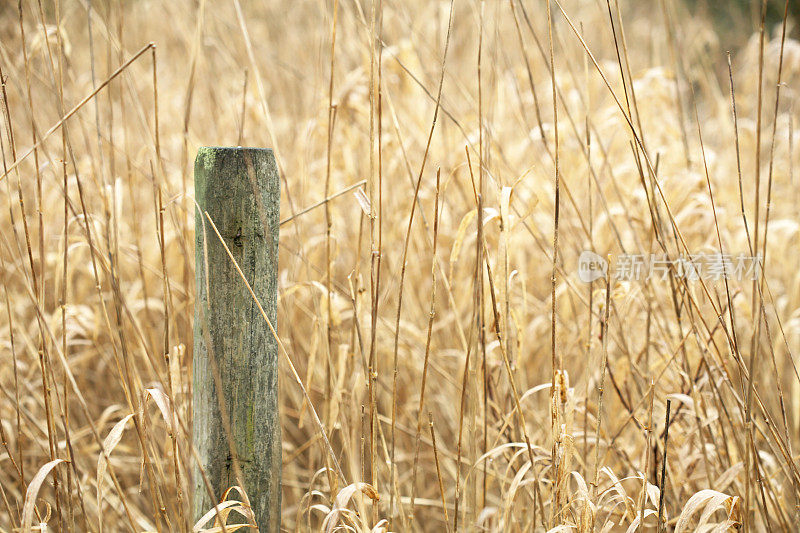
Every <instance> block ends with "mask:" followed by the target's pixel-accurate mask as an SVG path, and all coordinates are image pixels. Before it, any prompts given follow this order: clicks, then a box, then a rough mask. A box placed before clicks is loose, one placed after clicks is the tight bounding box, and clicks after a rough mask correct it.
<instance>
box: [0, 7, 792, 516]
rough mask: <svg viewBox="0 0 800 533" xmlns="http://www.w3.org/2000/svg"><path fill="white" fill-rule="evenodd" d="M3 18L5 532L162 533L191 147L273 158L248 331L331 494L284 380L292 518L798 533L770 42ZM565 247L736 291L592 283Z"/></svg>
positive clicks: (188, 262) (779, 104)
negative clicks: (269, 232)
mask: <svg viewBox="0 0 800 533" xmlns="http://www.w3.org/2000/svg"><path fill="white" fill-rule="evenodd" d="M12 4H14V3H12V2H7V3H6V4H4V5H3V6H2V7H0V36H2V41H1V42H0V67H2V76H3V80H4V82H5V84H4V91H3V100H2V110H3V115H4V120H3V122H4V126H3V128H2V135H1V136H0V139H2V149H3V163H4V167H3V168H4V170H3V173H2V179H0V191H2V192H1V193H0V196H2V203H3V206H2V209H1V210H0V221H1V223H2V228H3V230H2V233H1V234H0V235H1V236H0V260H1V261H2V263H0V268H1V269H2V270H1V271H0V279H1V280H2V294H1V295H0V299H2V304H3V305H2V309H0V311H1V312H0V359H1V361H2V364H1V365H0V429H2V434H0V440H2V448H0V531H12V530H17V529H20V528H21V529H22V530H30V528H31V526H34V527H35V528H36V527H42V528H44V527H45V526H39V524H42V523H44V522H46V523H47V526H46V527H47V528H48V529H53V530H65V531H100V530H102V531H116V530H120V531H126V530H127V531H130V530H133V531H155V530H159V531H170V530H187V529H191V527H192V525H193V524H194V522H195V520H194V519H193V517H192V516H191V510H190V508H189V502H190V501H191V499H190V498H189V495H188V493H187V491H188V488H189V486H190V484H189V480H188V477H187V476H188V475H189V473H190V472H191V467H192V464H193V462H194V457H193V456H192V454H191V450H190V444H189V443H190V442H191V440H190V439H189V438H188V429H189V427H190V425H191V413H190V411H189V407H190V405H191V354H192V327H191V326H192V316H193V313H192V309H193V304H194V275H193V265H194V256H193V250H192V243H193V231H194V230H193V223H192V220H193V217H194V214H193V209H194V204H193V201H192V197H193V196H192V185H191V184H192V160H193V158H194V155H195V153H196V150H197V148H198V147H199V146H202V145H236V144H242V145H249V146H271V147H273V148H274V149H275V151H276V154H277V156H278V161H279V165H280V168H281V172H282V187H283V192H282V194H283V196H282V199H281V202H282V218H283V219H284V220H285V221H286V222H285V223H284V224H283V225H282V227H281V248H280V252H281V255H280V264H281V268H280V273H279V284H280V301H279V321H278V333H279V335H280V337H281V340H282V342H283V344H284V345H285V347H286V350H287V353H288V357H289V358H290V359H291V361H292V362H293V364H294V366H295V367H296V368H297V369H298V372H299V375H300V378H301V380H302V382H303V384H304V386H305V388H306V389H307V390H308V391H309V395H310V399H311V401H312V403H313V409H315V410H316V412H317V413H318V414H319V416H320V418H321V420H322V423H323V424H324V427H325V430H326V432H327V434H328V437H329V439H330V442H331V445H332V448H333V452H334V453H335V456H336V460H337V461H338V463H339V464H340V465H341V468H342V474H343V479H341V478H340V477H339V476H338V475H337V474H336V473H335V472H334V471H333V470H332V469H333V468H334V464H335V463H334V461H332V457H331V455H330V454H329V451H328V449H327V448H326V447H325V446H324V440H323V439H322V438H321V437H320V434H319V433H318V431H317V426H316V425H315V423H314V420H313V418H312V415H311V409H312V406H311V405H308V404H307V402H306V401H305V399H304V396H303V394H302V392H301V389H300V387H299V386H298V385H297V382H296V381H295V380H294V379H293V377H292V375H291V374H290V373H289V366H288V361H286V359H285V358H284V359H282V361H281V365H282V366H281V368H282V373H281V380H282V384H281V419H282V426H283V459H284V474H283V526H284V528H285V529H286V530H292V531H294V530H308V529H320V528H321V527H322V528H324V529H326V530H327V531H333V530H338V529H342V530H344V529H352V530H356V531H367V530H375V531H381V530H387V529H390V530H394V531H409V530H430V531H445V530H449V531H453V530H481V529H486V530H513V531H527V530H531V529H537V530H552V531H567V530H573V529H577V530H579V531H598V530H602V531H608V530H625V529H627V530H629V531H632V530H635V529H636V528H637V526H640V525H641V523H642V520H644V524H645V526H646V528H647V529H655V528H656V527H658V528H659V529H662V528H666V529H668V530H675V531H687V530H692V529H695V528H696V529H698V530H704V531H708V530H709V528H711V526H712V525H716V526H714V527H718V528H719V529H718V530H725V529H726V528H739V527H741V526H744V527H745V528H747V529H748V530H753V531H760V530H773V529H774V530H790V531H794V530H796V529H797V528H798V527H800V512H799V511H798V503H799V502H800V473H799V472H798V469H797V464H796V457H795V453H796V451H795V450H796V449H797V447H798V445H800V437H798V432H799V431H800V379H798V374H797V371H796V369H795V364H794V360H793V354H795V353H798V351H800V275H799V274H798V269H797V258H798V250H800V248H798V246H799V245H800V225H799V222H800V211H799V209H800V208H798V205H800V183H798V179H800V176H798V174H799V173H800V168H799V166H798V163H799V161H798V153H800V149H799V148H798V144H800V142H798V137H800V135H798V129H797V128H798V124H800V117H799V116H798V106H796V105H795V103H796V100H797V96H798V95H797V89H798V87H800V43H798V41H796V40H793V39H792V35H793V33H792V32H793V31H794V32H796V29H795V28H796V27H795V26H794V23H793V22H792V21H791V20H790V21H789V24H788V35H787V37H786V38H785V39H782V38H781V35H782V32H781V26H780V24H779V25H777V26H768V27H765V28H764V29H763V35H762V34H761V32H760V31H759V26H760V24H759V21H758V20H752V17H751V16H750V14H751V13H750V10H748V11H747V13H746V14H744V15H742V17H741V18H742V20H744V21H746V22H745V23H743V24H742V26H741V27H738V28H735V29H734V30H732V29H731V28H726V31H725V35H727V36H730V35H735V36H737V42H720V40H719V38H718V37H717V35H718V33H717V32H716V31H715V28H714V26H713V23H712V21H710V20H709V19H707V18H706V17H705V16H704V15H703V14H702V10H700V12H699V14H698V15H697V16H694V17H693V16H691V15H690V13H689V12H688V10H687V8H685V7H683V6H681V5H678V4H676V3H674V2H665V1H664V2H656V1H653V2H647V3H643V5H640V6H630V5H627V4H628V3H627V2H626V3H624V4H625V5H622V6H619V8H618V7H617V3H616V1H611V2H610V3H608V4H607V3H606V2H605V1H601V0H597V1H589V0H581V1H579V0H568V1H565V2H563V4H562V5H563V12H562V10H561V7H560V6H559V5H558V4H557V3H556V2H555V1H554V2H553V3H552V5H549V6H548V4H547V3H546V2H533V1H524V2H520V1H519V0H510V1H500V0H497V1H486V2H479V1H477V0H474V1H461V0H459V1H458V2H453V4H452V7H451V4H450V3H449V2H443V1H438V2H421V1H409V2H400V1H388V0H387V1H382V2H366V1H364V2H358V1H355V2H350V1H344V0H342V1H340V2H336V1H335V0H334V1H333V2H325V3H320V2H311V1H297V2H281V3H275V4H276V5H270V6H268V7H267V6H265V5H262V3H261V2H250V1H245V0H232V1H231V2H227V1H226V2H211V1H204V0H191V1H189V0H175V1H169V2H167V1H163V2H162V1H157V0H138V1H130V2H111V1H95V2H91V1H90V0H61V1H60V2H59V1H58V0H56V1H55V2H52V1H50V0H48V1H45V2H40V1H39V0H22V2H21V16H22V20H21V23H20V11H18V10H17V7H16V5H12ZM278 4H280V5H278ZM645 4H646V5H645ZM779 4H780V6H779V7H780V8H781V9H782V8H783V2H779ZM451 8H452V23H451V24H450V23H449V21H450V17H451ZM752 11H753V12H756V13H757V12H758V7H756V8H755V9H754V10H752ZM565 13H566V15H565ZM795 15H796V13H795ZM609 16H611V17H613V24H612V22H611V19H610V18H609ZM549 20H552V24H551V25H550V24H548V21H549ZM570 21H571V22H570ZM22 29H24V36H23V33H22V31H21V30H22ZM579 34H580V35H581V36H582V39H583V41H582V40H581V39H579V37H578V35H579ZM334 35H335V45H334V43H333V39H332V38H333V36H334ZM151 41H152V42H153V43H155V46H153V47H150V46H148V43H150V42H151ZM143 47H144V48H143ZM729 49H731V50H732V52H731V56H730V61H731V65H732V67H731V72H732V80H733V88H734V89H735V91H734V93H733V94H734V95H735V116H734V111H733V105H732V104H733V103H734V102H732V98H731V86H730V82H729V75H728V64H727V59H726V54H725V52H726V50H729ZM140 51H141V54H140V55H138V56H136V54H137V53H138V52H140ZM587 52H591V57H590V56H589V55H588V54H587ZM131 58H134V59H133V60H131ZM122 65H124V68H122V69H121V70H118V69H119V67H120V66H122ZM551 69H552V70H554V71H555V76H551V75H550V72H551V71H552V70H551ZM779 76H780V82H781V85H780V86H779V87H780V92H779V94H776V87H778V84H777V82H778V81H779V80H778V78H779ZM109 78H111V81H110V82H109V83H106V81H107V80H108V79H109ZM95 93H96V94H95ZM93 94H94V96H92V97H89V98H87V96H90V95H93ZM554 95H555V103H556V105H555V106H554ZM156 102H157V103H156ZM78 104H83V105H81V106H80V107H79V108H78V109H77V110H74V112H73V111H71V110H73V108H74V106H76V105H78ZM66 115H69V117H68V119H67V120H61V119H62V118H63V117H65V116H66ZM734 119H735V120H734ZM734 126H736V129H734ZM362 180H364V185H363V187H361V186H359V188H357V189H351V190H348V191H347V192H346V193H345V194H337V193H339V191H342V190H345V189H346V188H348V187H350V186H351V185H352V184H357V183H359V182H361V181H362ZM334 196H335V198H333V197H334ZM328 197H331V198H332V199H331V200H330V201H328V202H322V203H320V202H321V201H322V200H324V199H325V198H328ZM309 206H317V207H315V208H314V209H311V210H308V211H303V210H304V209H305V208H307V207H309ZM436 206H438V209H436ZM742 207H743V210H742ZM478 212H481V213H482V220H483V223H482V224H478V223H477V220H478V217H477V215H476V214H477V213H478ZM301 213H302V214H301ZM585 249H593V250H595V251H597V252H598V253H600V254H602V255H605V254H612V256H613V257H614V258H618V257H619V255H620V254H622V253H624V252H627V253H651V252H653V253H662V252H664V251H665V252H666V253H668V254H669V255H670V257H673V258H674V257H677V256H678V255H679V254H686V253H687V252H690V253H699V252H711V253H713V252H715V251H717V252H718V251H719V250H720V249H722V250H724V251H726V252H730V253H734V254H735V253H749V252H750V251H751V250H763V251H765V252H766V256H765V257H766V260H765V272H766V276H765V278H764V281H763V282H760V281H759V282H755V283H754V282H752V281H750V280H743V281H739V280H729V281H728V282H727V283H726V282H725V281H724V280H706V281H704V282H701V281H685V280H682V279H680V278H678V277H677V276H676V275H675V273H674V272H672V273H671V274H670V275H669V276H667V279H663V280H661V279H652V280H649V281H647V282H627V281H621V280H614V279H612V280H611V281H610V286H609V285H607V284H606V283H605V282H604V281H603V280H599V281H595V282H594V283H593V284H592V285H589V284H584V283H582V282H581V281H580V280H579V279H578V276H577V261H578V256H579V254H580V252H581V251H582V250H585ZM554 250H557V253H555V254H554ZM554 257H555V261H554V259H553V258H554ZM404 260H405V262H404ZM611 270H612V271H613V270H614V268H613V264H612V268H611ZM401 297H402V302H401ZM423 389H424V394H423ZM667 412H669V421H670V424H669V426H668V429H669V431H668V433H667V426H666V424H665V422H666V420H665V416H666V413H667ZM665 456H666V464H665V462H664V457H665ZM663 472H666V479H663V474H662V473H663ZM223 499H224V500H226V502H227V503H225V504H224V506H230V507H226V508H225V510H224V512H225V513H227V512H228V511H230V510H233V511H231V512H233V513H235V510H236V509H239V510H242V507H241V505H240V504H239V503H237V502H241V501H246V497H245V496H244V495H242V494H241V492H240V491H236V490H233V491H231V492H229V493H226V494H225V495H224V496H223ZM232 516H233V514H232V515H231V517H232ZM659 516H660V517H661V522H659ZM210 518H211V520H208V521H206V523H205V524H198V526H199V527H205V528H210V529H209V530H213V531H220V530H221V529H220V527H219V524H215V520H214V518H213V516H211V517H210ZM214 527H217V529H213V528H214ZM226 530H227V531H232V530H234V528H233V527H231V526H229V527H227V528H226Z"/></svg>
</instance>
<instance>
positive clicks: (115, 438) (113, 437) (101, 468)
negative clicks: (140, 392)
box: [97, 413, 133, 531]
mask: <svg viewBox="0 0 800 533" xmlns="http://www.w3.org/2000/svg"><path fill="white" fill-rule="evenodd" d="M131 418H133V413H131V414H129V415H127V416H126V417H124V418H123V419H122V420H120V421H119V422H117V423H116V424H114V427H113V428H111V431H109V432H108V435H107V436H106V438H105V440H103V452H102V453H101V454H100V457H98V458H97V507H98V509H100V510H101V511H100V512H98V513H97V523H98V527H99V530H100V531H103V513H102V507H103V480H104V479H105V474H106V468H108V461H107V460H106V457H111V452H112V451H113V450H114V448H116V447H117V444H119V441H120V440H122V433H123V432H124V431H125V424H127V423H128V420H130V419H131Z"/></svg>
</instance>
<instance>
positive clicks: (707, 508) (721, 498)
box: [675, 489, 739, 533]
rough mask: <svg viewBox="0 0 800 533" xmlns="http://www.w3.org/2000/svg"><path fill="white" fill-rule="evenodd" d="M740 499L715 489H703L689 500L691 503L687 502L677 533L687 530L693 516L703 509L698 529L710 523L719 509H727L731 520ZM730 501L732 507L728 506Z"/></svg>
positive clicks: (676, 527)
mask: <svg viewBox="0 0 800 533" xmlns="http://www.w3.org/2000/svg"><path fill="white" fill-rule="evenodd" d="M738 499H739V498H738V496H730V495H728V494H725V493H724V492H719V491H716V490H713V489H703V490H701V491H699V492H696V493H695V494H694V495H693V496H692V497H691V498H689V501H688V502H686V505H685V506H684V507H683V510H682V511H681V514H680V516H679V517H678V522H677V524H675V533H681V532H682V531H684V530H686V529H687V528H688V526H689V522H690V521H691V519H692V516H694V514H695V513H696V512H697V511H698V510H699V509H701V508H702V509H703V513H702V514H701V515H700V521H699V522H698V524H697V526H698V527H701V526H703V525H704V524H705V523H706V522H708V520H709V518H711V515H712V514H713V513H714V511H717V510H718V509H725V511H726V512H727V513H728V515H729V516H728V518H729V519H730V515H731V514H732V510H734V509H735V508H736V502H737V500H738ZM729 500H730V505H726V504H727V503H728V502H729Z"/></svg>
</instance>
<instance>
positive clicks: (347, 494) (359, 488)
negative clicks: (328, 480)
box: [325, 483, 381, 533]
mask: <svg viewBox="0 0 800 533" xmlns="http://www.w3.org/2000/svg"><path fill="white" fill-rule="evenodd" d="M356 492H362V493H364V494H365V495H366V496H368V497H369V498H371V499H372V500H375V501H378V500H380V499H381V497H380V494H378V491H376V490H375V487H373V486H372V485H370V484H369V483H351V484H350V485H348V486H346V487H345V488H343V489H342V490H340V491H339V493H338V494H337V495H336V500H335V501H334V503H333V509H332V510H331V512H330V514H329V515H328V516H327V517H325V521H326V522H327V526H326V528H325V531H326V533H330V532H331V531H333V529H334V528H335V527H336V525H337V524H338V522H339V518H340V516H341V514H342V513H343V512H344V511H345V510H346V507H347V504H348V503H350V499H351V498H352V497H353V495H354V494H355V493H356Z"/></svg>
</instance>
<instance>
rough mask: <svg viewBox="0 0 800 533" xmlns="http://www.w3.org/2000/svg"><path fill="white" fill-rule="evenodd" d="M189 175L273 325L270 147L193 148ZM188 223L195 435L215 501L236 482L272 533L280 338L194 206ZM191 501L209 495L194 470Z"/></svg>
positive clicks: (277, 489) (274, 194)
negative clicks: (191, 225)
mask: <svg viewBox="0 0 800 533" xmlns="http://www.w3.org/2000/svg"><path fill="white" fill-rule="evenodd" d="M194 176H195V198H196V201H197V204H198V205H199V208H200V210H202V211H207V212H208V214H209V216H210V217H211V219H212V220H213V221H214V224H215V225H216V227H217V229H218V230H219V232H220V234H221V235H222V237H223V239H224V240H225V243H226V244H227V246H228V248H229V249H230V251H231V253H232V255H233V256H234V257H235V259H236V261H237V263H238V264H239V267H240V268H241V270H242V272H243V273H244V276H245V278H247V281H248V282H249V283H250V285H251V287H252V289H253V292H255V294H256V297H257V298H258V300H259V302H260V303H261V305H262V307H263V308H264V311H265V312H266V313H267V316H268V317H269V319H270V321H271V322H272V324H273V325H275V324H276V312H277V272H278V227H279V211H280V185H279V180H278V169H277V165H276V163H275V156H274V154H273V153H272V150H269V149H255V148H201V149H200V150H199V151H198V153H197V159H196V160H195V167H194ZM195 231H196V234H195V268H196V271H195V272H196V274H195V279H196V283H197V299H196V301H195V326H194V356H193V365H194V366H193V389H194V390H193V410H194V416H193V442H194V445H195V447H196V448H197V451H198V453H199V457H200V462H201V464H202V467H203V469H204V471H205V474H206V476H207V477H208V480H209V481H210V483H211V486H212V487H213V491H214V498H215V499H216V502H219V501H220V500H221V498H222V496H223V494H224V492H225V490H227V489H228V488H229V487H231V486H234V485H239V484H240V483H242V484H244V487H245V489H246V491H247V494H248V496H249V498H250V502H251V505H252V507H253V511H254V513H255V517H256V522H257V524H258V525H259V529H260V531H262V532H272V531H278V530H279V527H280V505H281V485H280V479H281V430H280V418H279V416H278V346H277V343H276V341H275V339H274V338H273V336H272V334H271V333H270V331H269V328H268V326H267V324H266V322H265V321H264V319H263V317H262V316H261V313H260V312H259V310H258V307H257V305H256V303H255V302H254V301H253V298H252V296H251V295H250V293H249V291H248V290H247V287H246V285H245V283H244V281H242V279H241V276H240V275H239V274H238V272H237V271H236V267H235V266H234V264H233V262H232V261H231V259H230V257H229V256H228V254H227V252H226V251H225V248H224V247H223V245H222V243H221V242H220V240H219V238H218V237H217V235H216V233H215V232H214V229H213V228H212V227H211V225H210V224H209V222H208V220H207V219H206V218H204V216H203V213H202V212H201V211H199V210H196V213H195ZM226 426H227V427H226ZM228 434H230V437H231V438H230V439H229V438H228ZM234 458H236V460H234ZM237 464H238V466H237ZM237 470H238V471H239V472H241V479H237ZM237 496H238V495H236V494H235V493H234V495H233V496H232V497H233V498H234V499H238V497H237ZM193 503H194V514H195V520H197V519H198V518H200V516H202V515H203V513H205V512H206V511H208V510H210V509H211V508H212V507H213V506H214V503H215V501H212V499H211V498H210V496H209V494H208V491H207V489H206V486H205V483H204V481H203V479H202V476H201V475H200V473H199V470H198V469H195V472H194V502H193Z"/></svg>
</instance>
